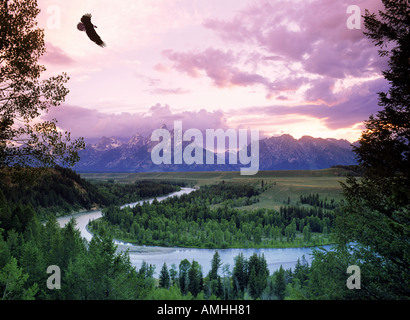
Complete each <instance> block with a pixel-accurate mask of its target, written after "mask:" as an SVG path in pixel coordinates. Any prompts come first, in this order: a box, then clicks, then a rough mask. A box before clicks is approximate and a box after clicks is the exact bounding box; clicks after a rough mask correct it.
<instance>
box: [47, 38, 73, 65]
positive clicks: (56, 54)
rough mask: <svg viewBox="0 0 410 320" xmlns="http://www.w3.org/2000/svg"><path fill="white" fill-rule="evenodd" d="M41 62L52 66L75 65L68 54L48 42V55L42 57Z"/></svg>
mask: <svg viewBox="0 0 410 320" xmlns="http://www.w3.org/2000/svg"><path fill="white" fill-rule="evenodd" d="M40 62H45V63H50V64H52V65H70V64H72V63H74V59H72V58H71V57H70V56H69V55H68V54H67V53H65V52H64V51H63V50H62V49H60V48H59V47H57V46H54V45H53V44H52V43H50V42H46V53H45V54H44V55H43V56H42V57H41V59H40Z"/></svg>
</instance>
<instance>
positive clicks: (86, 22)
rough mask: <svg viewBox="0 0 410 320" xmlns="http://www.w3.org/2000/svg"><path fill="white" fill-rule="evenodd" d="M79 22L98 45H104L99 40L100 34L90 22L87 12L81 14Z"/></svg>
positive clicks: (89, 15)
mask: <svg viewBox="0 0 410 320" xmlns="http://www.w3.org/2000/svg"><path fill="white" fill-rule="evenodd" d="M81 22H82V23H83V24H84V26H85V32H86V33H87V36H88V37H89V38H90V39H91V40H92V41H94V42H95V43H96V44H98V45H99V46H100V47H105V46H106V44H105V43H104V41H102V40H101V38H100V36H99V35H98V34H97V32H96V31H95V28H94V25H93V24H92V23H91V14H89V13H88V14H85V15H83V16H82V17H81Z"/></svg>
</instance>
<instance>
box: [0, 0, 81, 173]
mask: <svg viewBox="0 0 410 320" xmlns="http://www.w3.org/2000/svg"><path fill="white" fill-rule="evenodd" d="M39 12H40V9H39V8H38V7H37V1H35V0H13V1H9V0H1V1H0V17H1V18H0V166H2V167H4V166H24V167H27V166H39V167H44V166H47V167H50V166H54V165H55V164H57V163H60V164H63V165H73V164H74V163H75V162H77V161H78V160H79V157H78V150H81V149H83V148H84V141H83V139H82V138H80V139H77V140H74V141H72V139H71V134H70V133H69V132H67V131H66V132H61V131H60V130H59V129H58V127H57V120H55V119H54V120H52V121H42V120H41V116H42V115H44V114H45V113H46V112H47V111H48V109H50V108H51V107H57V106H60V105H61V104H62V103H63V102H64V101H65V97H66V96H67V94H68V92H69V91H68V89H67V88H66V87H65V86H64V84H65V83H67V81H68V80H69V77H68V76H67V74H66V73H62V74H61V75H58V76H54V77H51V78H49V79H45V80H43V79H41V75H42V73H43V72H44V71H45V70H46V69H45V67H44V66H43V65H40V64H39V63H38V60H39V58H40V57H41V56H42V55H43V54H44V53H45V52H46V46H45V42H44V30H42V29H40V28H38V27H37V21H36V17H37V15H38V14H39Z"/></svg>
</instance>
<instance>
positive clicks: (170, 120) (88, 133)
mask: <svg viewBox="0 0 410 320" xmlns="http://www.w3.org/2000/svg"><path fill="white" fill-rule="evenodd" d="M44 118H45V119H47V120H51V119H54V118H56V119H59V122H58V124H59V126H60V127H62V128H70V130H71V132H72V134H73V135H75V136H84V137H87V138H88V139H91V140H95V139H99V138H101V137H103V136H107V137H110V136H115V137H118V138H123V139H127V138H130V137H131V136H133V135H135V134H137V133H138V134H141V135H143V136H145V137H149V136H150V135H151V133H152V131H153V130H155V129H159V128H160V127H161V126H162V125H164V124H165V125H166V126H167V127H168V128H169V129H170V130H172V129H173V127H174V121H182V123H183V129H184V130H186V129H190V128H196V129H199V130H201V131H204V130H205V129H212V128H214V129H219V128H221V129H227V128H228V125H227V123H226V119H225V116H224V114H223V113H222V112H220V111H217V112H208V111H206V110H203V109H202V110H198V111H182V112H176V113H174V112H172V111H171V110H170V108H169V106H167V105H165V106H161V105H160V104H157V105H155V106H152V107H151V108H149V109H148V110H147V112H140V113H127V112H122V113H119V114H107V113H102V112H99V111H98V110H91V109H87V108H83V107H78V106H71V105H63V106H61V107H57V108H54V109H51V110H50V112H49V113H48V114H47V115H46V116H44Z"/></svg>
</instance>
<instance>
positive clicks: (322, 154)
mask: <svg viewBox="0 0 410 320" xmlns="http://www.w3.org/2000/svg"><path fill="white" fill-rule="evenodd" d="M164 128H166V127H164ZM171 136H172V138H173V131H171ZM157 144H158V142H156V141H151V138H150V137H143V136H142V135H140V134H136V135H134V136H133V137H131V138H130V139H129V140H128V141H126V140H125V141H124V139H119V138H116V137H102V138H101V139H100V140H99V141H98V142H97V143H95V144H88V145H87V147H86V148H85V149H84V150H82V151H80V153H79V155H80V158H81V160H80V161H79V162H78V163H77V164H76V166H75V167H74V169H75V170H76V171H78V172H185V171H187V172H188V171H239V170H240V168H243V167H246V166H244V165H242V164H240V163H239V162H238V164H237V165H234V164H230V163H229V159H228V154H229V153H228V151H229V150H227V152H226V153H225V164H214V165H207V164H205V163H206V160H205V158H206V155H205V154H206V152H205V150H204V151H203V157H204V158H203V159H204V161H203V163H204V164H196V163H194V164H192V165H188V164H186V163H185V162H184V161H183V164H174V161H173V152H172V164H167V165H165V164H161V165H156V164H154V163H153V162H152V160H151V151H152V149H153V148H154V147H155V145H157ZM189 144H191V141H189V142H183V150H184V149H185V147H186V146H187V145H189ZM226 146H227V147H228V144H226ZM172 150H173V148H172ZM248 154H250V146H248ZM214 159H215V163H217V161H216V159H217V155H216V154H215V155H214ZM353 164H357V161H356V159H355V154H354V153H353V152H352V146H351V143H350V142H348V141H347V140H337V139H322V138H313V137H310V136H303V137H302V138H300V139H295V138H293V137H292V136H291V135H288V134H284V135H282V136H277V137H270V138H265V139H261V140H260V141H259V170H317V169H325V168H329V167H331V166H334V165H353Z"/></svg>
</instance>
